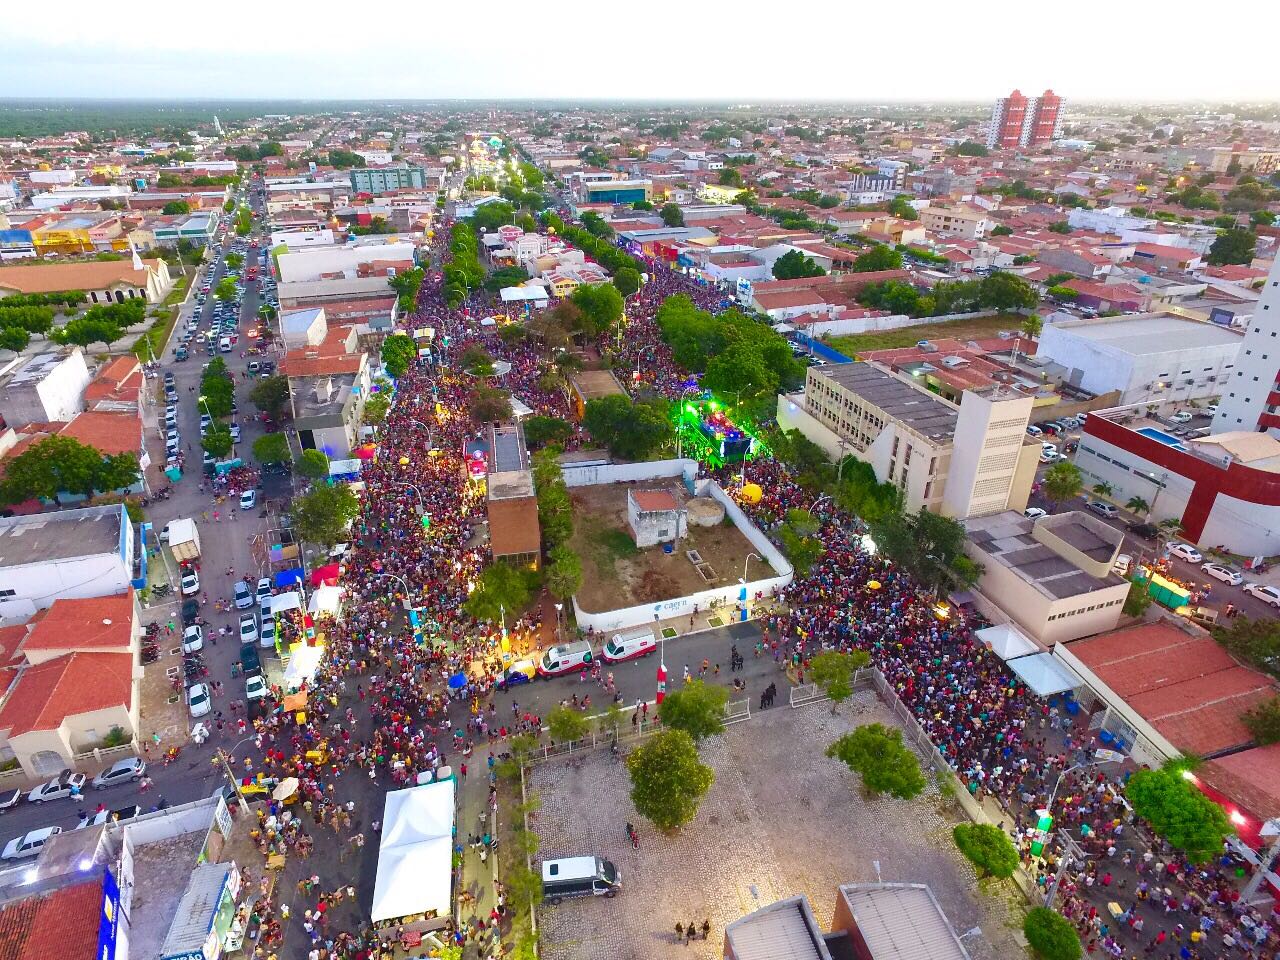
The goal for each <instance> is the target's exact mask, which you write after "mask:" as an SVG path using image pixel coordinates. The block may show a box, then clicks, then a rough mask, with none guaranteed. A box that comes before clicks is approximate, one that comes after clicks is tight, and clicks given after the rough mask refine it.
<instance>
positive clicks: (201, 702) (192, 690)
mask: <svg viewBox="0 0 1280 960" xmlns="http://www.w3.org/2000/svg"><path fill="white" fill-rule="evenodd" d="M187 709H188V710H190V711H191V716H193V717H204V716H207V715H208V713H209V711H210V710H212V709H213V702H212V701H211V700H210V699H209V685H208V684H207V683H194V684H192V685H191V686H189V687H187Z"/></svg>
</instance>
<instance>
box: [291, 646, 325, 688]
mask: <svg viewBox="0 0 1280 960" xmlns="http://www.w3.org/2000/svg"><path fill="white" fill-rule="evenodd" d="M323 659H324V647H323V646H321V645H319V644H316V645H315V646H314V647H308V646H307V645H306V644H300V645H295V646H294V648H293V650H292V652H291V653H290V655H289V665H288V666H286V667H285V668H284V688H285V689H286V690H297V689H299V688H300V687H301V686H302V685H303V684H304V683H310V682H311V681H312V680H314V679H315V676H316V670H318V669H319V668H320V661H321V660H323Z"/></svg>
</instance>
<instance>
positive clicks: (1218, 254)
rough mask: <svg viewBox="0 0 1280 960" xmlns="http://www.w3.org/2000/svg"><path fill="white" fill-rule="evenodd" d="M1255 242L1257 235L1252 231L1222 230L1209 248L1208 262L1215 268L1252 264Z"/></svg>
mask: <svg viewBox="0 0 1280 960" xmlns="http://www.w3.org/2000/svg"><path fill="white" fill-rule="evenodd" d="M1257 242H1258V235H1257V234H1256V233H1254V232H1253V231H1252V230H1242V229H1238V228H1237V229H1233V230H1223V231H1222V232H1221V233H1219V234H1218V236H1217V239H1215V240H1214V241H1213V245H1212V246H1210V247H1209V262H1210V263H1212V264H1214V265H1217V266H1221V265H1223V264H1227V263H1240V264H1249V263H1252V262H1253V256H1254V247H1255V246H1256V245H1257Z"/></svg>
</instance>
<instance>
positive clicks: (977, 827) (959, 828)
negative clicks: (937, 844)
mask: <svg viewBox="0 0 1280 960" xmlns="http://www.w3.org/2000/svg"><path fill="white" fill-rule="evenodd" d="M951 837H952V839H953V840H955V842H956V846H957V847H958V848H959V850H960V852H961V853H962V854H963V855H964V858H965V859H966V860H968V861H969V862H970V863H972V864H973V865H974V867H975V868H976V869H977V871H978V878H979V879H982V878H984V877H998V878H999V879H1001V880H1004V879H1007V878H1008V877H1012V876H1013V872H1014V871H1015V870H1017V869H1018V863H1019V857H1018V848H1017V847H1015V846H1014V845H1013V841H1012V840H1010V839H1009V835H1008V834H1007V833H1005V832H1004V831H1003V830H1001V829H1000V828H999V827H997V826H995V825H994V824H990V823H961V824H957V825H956V826H955V828H954V829H953V830H952V831H951Z"/></svg>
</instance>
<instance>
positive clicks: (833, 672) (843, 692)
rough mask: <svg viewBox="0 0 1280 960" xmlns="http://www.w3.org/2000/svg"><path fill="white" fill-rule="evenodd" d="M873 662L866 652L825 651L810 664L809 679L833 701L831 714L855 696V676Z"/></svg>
mask: <svg viewBox="0 0 1280 960" xmlns="http://www.w3.org/2000/svg"><path fill="white" fill-rule="evenodd" d="M870 662H871V655H870V654H868V653H867V652H866V651H865V650H854V651H852V652H849V653H846V652H844V651H841V650H824V651H823V652H822V653H820V654H818V655H817V656H816V657H814V658H813V660H812V661H811V662H810V664H809V678H810V679H811V680H812V681H813V682H814V683H816V684H817V685H818V686H819V687H821V688H822V692H823V693H825V694H826V695H827V697H828V698H829V699H830V700H831V712H832V713H835V712H836V707H837V706H839V705H840V704H841V703H844V701H846V700H848V699H849V698H850V697H851V696H853V674H854V672H855V671H857V670H859V669H860V668H862V667H865V666H866V665H867V664H868V663H870Z"/></svg>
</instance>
